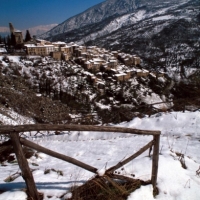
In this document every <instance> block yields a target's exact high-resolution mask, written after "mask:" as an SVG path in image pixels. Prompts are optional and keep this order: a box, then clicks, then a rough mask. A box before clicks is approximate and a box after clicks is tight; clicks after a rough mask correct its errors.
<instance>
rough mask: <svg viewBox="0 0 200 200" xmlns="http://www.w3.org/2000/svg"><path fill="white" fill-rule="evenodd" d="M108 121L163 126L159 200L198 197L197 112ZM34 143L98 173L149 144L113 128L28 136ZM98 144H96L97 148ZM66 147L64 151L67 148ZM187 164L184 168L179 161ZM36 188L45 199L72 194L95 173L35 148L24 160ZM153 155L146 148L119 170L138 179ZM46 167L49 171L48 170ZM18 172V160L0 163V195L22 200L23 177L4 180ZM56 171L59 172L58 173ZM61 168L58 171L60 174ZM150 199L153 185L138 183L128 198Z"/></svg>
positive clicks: (143, 126) (199, 141)
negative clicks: (74, 160) (110, 130)
mask: <svg viewBox="0 0 200 200" xmlns="http://www.w3.org/2000/svg"><path fill="white" fill-rule="evenodd" d="M112 126H120V127H131V128H139V129H148V130H161V131H162V135H161V141H160V155H159V172H158V182H157V184H158V185H157V186H158V188H159V195H157V196H156V199H158V200H175V199H179V200H186V199H188V200H198V199H199V197H200V190H199V185H200V174H199V172H200V170H199V167H200V156H199V153H198V150H199V149H200V112H199V111H198V112H185V113H183V112H172V113H159V114H156V115H153V116H151V117H148V116H145V117H144V118H142V119H141V118H134V119H133V120H132V121H130V122H124V123H121V124H115V125H112ZM29 139H30V140H33V141H34V142H36V143H37V144H40V145H42V146H44V147H47V148H50V149H52V150H54V151H57V152H59V153H63V154H67V155H68V156H72V157H73V158H76V159H79V160H81V161H83V162H86V163H89V164H90V165H92V166H94V167H96V168H98V169H99V171H100V172H101V173H103V171H105V169H107V168H109V166H112V165H114V164H116V163H118V162H119V161H122V160H124V159H125V158H127V157H129V156H130V155H132V154H133V153H134V152H136V151H137V150H139V149H140V148H141V147H142V146H143V145H145V144H146V143H148V142H149V141H150V140H151V139H152V136H137V135H130V134H117V133H92V132H91V133H89V132H63V134H61V135H54V133H53V132H52V134H50V135H49V136H42V137H41V136H40V135H38V136H37V137H30V138H29ZM99 147H100V148H99ZM66 152H67V153H66ZM181 159H182V161H183V162H184V163H185V166H186V167H185V168H183V167H182V165H181V162H180V160H181ZM28 162H29V165H30V167H31V169H35V171H34V172H33V176H34V179H35V181H36V185H37V188H38V190H39V192H42V193H43V194H44V199H45V200H47V199H55V200H59V199H60V200H64V199H67V197H70V196H71V188H72V187H74V186H76V185H81V184H83V183H84V182H85V181H87V180H88V179H90V178H91V177H92V176H93V174H92V173H90V172H87V171H84V170H82V169H81V168H78V167H75V166H73V165H71V164H68V163H65V162H63V161H60V160H57V159H55V158H52V157H49V156H47V155H45V154H43V153H37V157H36V156H33V157H31V158H30V159H28ZM151 162H152V160H151V158H149V157H148V152H145V153H143V154H142V155H140V156H139V157H138V158H136V159H134V160H133V161H132V162H130V163H129V164H127V165H125V166H124V168H123V170H121V169H119V170H118V171H119V173H121V174H123V175H125V176H128V177H131V174H134V175H135V178H139V179H142V180H148V179H150V177H151ZM47 171H48V173H47ZM16 172H19V167H18V165H16V163H8V162H4V163H3V164H2V165H1V166H0V190H1V192H3V193H1V194H0V199H1V200H10V199H20V200H23V199H24V200H25V199H26V197H27V196H26V194H25V193H24V191H22V188H24V187H25V184H24V181H23V179H22V177H21V176H20V177H18V178H17V179H15V180H14V181H13V182H7V183H6V182H4V180H5V179H6V178H7V177H9V176H10V175H13V174H14V173H16ZM58 172H59V173H58ZM61 172H62V173H61ZM133 199H134V200H146V199H148V200H151V199H152V200H153V199H154V198H153V195H152V186H151V185H147V186H142V187H141V188H139V189H137V190H136V191H135V192H133V193H132V194H131V195H130V196H129V197H128V200H133Z"/></svg>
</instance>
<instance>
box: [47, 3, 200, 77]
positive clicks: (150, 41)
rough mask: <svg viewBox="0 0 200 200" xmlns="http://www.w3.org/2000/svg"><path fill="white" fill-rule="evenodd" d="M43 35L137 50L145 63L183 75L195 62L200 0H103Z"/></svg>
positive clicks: (199, 34) (198, 62)
mask: <svg viewBox="0 0 200 200" xmlns="http://www.w3.org/2000/svg"><path fill="white" fill-rule="evenodd" d="M100 11H101V12H100ZM86 16H87V17H86ZM61 29H62V31H60V30H61ZM50 35H51V37H50ZM43 37H47V39H48V40H51V41H57V40H61V41H65V42H71V41H73V42H76V43H78V44H83V43H86V44H87V45H96V46H100V47H105V48H106V49H110V50H121V51H123V52H127V53H131V54H138V55H139V56H140V57H141V58H142V59H143V61H144V62H143V65H145V67H146V68H154V69H157V70H158V69H161V70H164V71H165V72H168V74H170V73H171V72H172V73H171V74H172V76H173V74H174V71H175V70H174V69H173V68H174V67H176V68H177V73H178V74H180V75H179V76H180V77H181V76H182V77H185V76H187V72H186V71H187V70H186V68H187V69H188V68H198V67H199V66H200V58H199V54H200V48H199V47H200V44H199V43H200V39H199V38H200V2H199V0H178V1H172V0H169V1H152V0H151V1H145V0H142V1H139V0H135V1H130V0H118V1H116V0H108V1H105V2H103V3H101V4H98V5H96V6H94V7H92V8H90V9H88V10H87V11H85V12H83V13H81V14H79V15H77V16H75V17H72V18H70V19H68V20H66V21H65V22H63V23H62V24H60V25H58V26H57V27H55V28H54V29H52V30H50V31H49V32H47V33H46V34H45V35H43Z"/></svg>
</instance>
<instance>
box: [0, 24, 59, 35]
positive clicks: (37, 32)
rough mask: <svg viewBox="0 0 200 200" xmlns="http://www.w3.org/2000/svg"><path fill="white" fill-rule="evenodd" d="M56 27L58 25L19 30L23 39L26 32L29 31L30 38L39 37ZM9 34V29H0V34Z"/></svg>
mask: <svg viewBox="0 0 200 200" xmlns="http://www.w3.org/2000/svg"><path fill="white" fill-rule="evenodd" d="M57 25H58V24H49V25H39V26H35V27H31V28H27V29H24V30H21V31H22V33H23V36H24V37H25V35H26V30H29V32H30V34H31V36H33V35H40V34H42V33H45V32H47V31H49V30H50V29H52V28H53V27H55V26H57ZM16 30H17V29H16ZM9 32H10V29H9V27H0V33H9Z"/></svg>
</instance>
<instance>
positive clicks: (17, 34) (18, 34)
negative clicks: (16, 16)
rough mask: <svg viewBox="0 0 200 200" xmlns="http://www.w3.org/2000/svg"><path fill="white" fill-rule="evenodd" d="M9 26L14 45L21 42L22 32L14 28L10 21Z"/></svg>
mask: <svg viewBox="0 0 200 200" xmlns="http://www.w3.org/2000/svg"><path fill="white" fill-rule="evenodd" d="M9 27H10V34H11V35H12V34H13V35H14V37H15V42H16V45H19V44H23V43H24V41H23V35H22V32H21V31H19V30H15V29H14V27H13V25H12V23H9Z"/></svg>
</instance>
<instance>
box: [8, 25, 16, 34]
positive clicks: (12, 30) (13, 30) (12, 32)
mask: <svg viewBox="0 0 200 200" xmlns="http://www.w3.org/2000/svg"><path fill="white" fill-rule="evenodd" d="M9 27H10V34H14V33H15V29H14V27H13V25H12V23H9Z"/></svg>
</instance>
